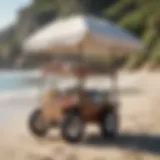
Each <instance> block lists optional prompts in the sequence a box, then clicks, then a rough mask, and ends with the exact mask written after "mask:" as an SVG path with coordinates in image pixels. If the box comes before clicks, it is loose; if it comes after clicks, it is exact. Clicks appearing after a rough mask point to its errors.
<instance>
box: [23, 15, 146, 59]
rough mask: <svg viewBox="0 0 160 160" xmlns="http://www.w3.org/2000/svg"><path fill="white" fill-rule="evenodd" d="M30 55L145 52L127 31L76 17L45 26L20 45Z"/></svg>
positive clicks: (83, 16) (90, 19)
mask: <svg viewBox="0 0 160 160" xmlns="http://www.w3.org/2000/svg"><path fill="white" fill-rule="evenodd" d="M23 50H24V52H25V53H29V54H37V53H38V54H63V55H64V54H66V55H69V54H71V55H79V54H81V55H84V56H86V55H98V56H100V55H110V54H111V55H124V54H125V55H126V54H130V53H134V54H135V53H139V52H143V51H144V50H145V46H144V44H143V43H142V42H141V41H140V40H139V39H138V38H136V37H135V36H133V35H132V34H130V33H129V32H128V31H126V30H124V29H122V28H119V27H117V26H116V25H115V24H113V23H111V22H109V21H107V20H103V19H100V18H96V17H92V16H85V15H75V16H71V17H69V18H64V19H59V20H56V21H53V22H51V23H50V24H48V25H46V26H45V27H43V28H42V29H40V30H39V31H37V32H36V33H34V34H33V35H31V36H30V37H28V38H27V39H26V40H25V41H24V43H23Z"/></svg>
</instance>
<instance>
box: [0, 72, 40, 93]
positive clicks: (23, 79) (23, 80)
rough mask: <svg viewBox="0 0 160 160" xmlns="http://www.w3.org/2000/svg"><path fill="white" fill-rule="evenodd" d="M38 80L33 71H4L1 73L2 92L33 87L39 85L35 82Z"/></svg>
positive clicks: (0, 88)
mask: <svg viewBox="0 0 160 160" xmlns="http://www.w3.org/2000/svg"><path fill="white" fill-rule="evenodd" d="M36 81H37V80H36V78H35V76H34V74H33V75H32V73H31V74H29V73H27V74H26V73H21V72H3V73H0V92H6V91H17V90H22V89H27V88H31V87H33V86H36V85H38V84H37V83H35V82H36Z"/></svg>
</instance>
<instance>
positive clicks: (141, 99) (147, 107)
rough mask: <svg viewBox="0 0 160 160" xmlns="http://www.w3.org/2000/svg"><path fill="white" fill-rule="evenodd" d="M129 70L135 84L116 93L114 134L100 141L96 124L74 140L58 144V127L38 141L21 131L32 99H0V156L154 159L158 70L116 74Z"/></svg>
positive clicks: (159, 138) (159, 155) (11, 159)
mask: <svg viewBox="0 0 160 160" xmlns="http://www.w3.org/2000/svg"><path fill="white" fill-rule="evenodd" d="M133 74H135V76H137V77H138V78H137V82H136V83H137V85H138V86H140V87H139V89H138V90H130V91H126V93H121V95H120V101H121V106H120V108H119V112H120V117H121V125H120V135H119V137H118V139H117V140H116V141H114V142H111V141H107V140H104V139H102V138H101V137H100V134H99V130H98V127H97V126H88V127H87V128H86V137H85V138H84V140H83V141H82V142H81V143H80V144H74V145H71V144H67V143H66V142H64V141H63V139H62V138H61V136H60V134H59V131H58V129H55V130H53V131H52V132H51V133H50V134H49V135H48V136H47V137H45V138H44V139H38V138H37V137H34V136H33V135H31V134H30V132H29V131H28V129H27V118H28V115H29V114H30V112H32V110H33V109H34V108H35V107H36V105H37V102H36V101H35V100H34V99H32V100H29V99H25V98H22V99H21V101H15V102H14V103H13V101H10V102H9V101H8V100H7V103H5V105H4V102H3V103H2V101H0V116H1V118H0V160H123V159H127V160H144V159H145V160H156V159H157V160H159V159H160V124H159V121H160V116H159V115H160V72H153V73H149V72H146V71H141V72H138V73H122V75H121V76H125V75H127V76H133Z"/></svg>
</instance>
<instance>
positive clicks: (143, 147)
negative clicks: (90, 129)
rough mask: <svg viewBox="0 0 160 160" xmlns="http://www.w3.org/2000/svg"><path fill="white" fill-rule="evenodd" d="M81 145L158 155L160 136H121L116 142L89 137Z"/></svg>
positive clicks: (159, 153)
mask: <svg viewBox="0 0 160 160" xmlns="http://www.w3.org/2000/svg"><path fill="white" fill-rule="evenodd" d="M81 145H84V146H88V147H95V148H98V149H99V148H107V147H116V148H121V149H129V150H130V149H131V150H134V151H138V152H146V153H150V154H155V155H160V136H158V135H157V136H156V135H155V136H154V135H143V134H122V135H119V137H117V139H116V140H114V141H112V140H105V139H103V138H100V136H97V135H95V136H90V137H88V139H86V141H84V142H83V143H82V144H81Z"/></svg>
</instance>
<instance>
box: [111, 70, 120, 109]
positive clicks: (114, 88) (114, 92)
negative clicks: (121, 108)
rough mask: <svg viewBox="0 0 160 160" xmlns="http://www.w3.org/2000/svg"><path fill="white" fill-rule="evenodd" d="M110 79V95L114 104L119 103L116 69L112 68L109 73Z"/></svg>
mask: <svg viewBox="0 0 160 160" xmlns="http://www.w3.org/2000/svg"><path fill="white" fill-rule="evenodd" d="M111 79H112V96H113V101H114V103H115V106H118V105H119V88H118V73H117V69H113V71H112V73H111Z"/></svg>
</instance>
